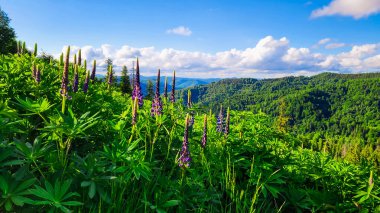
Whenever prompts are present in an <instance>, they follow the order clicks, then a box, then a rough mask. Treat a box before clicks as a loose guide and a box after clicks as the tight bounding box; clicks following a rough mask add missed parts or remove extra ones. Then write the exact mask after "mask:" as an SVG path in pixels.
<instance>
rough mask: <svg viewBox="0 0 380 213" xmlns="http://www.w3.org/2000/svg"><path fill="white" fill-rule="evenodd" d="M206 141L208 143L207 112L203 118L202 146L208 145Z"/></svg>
mask: <svg viewBox="0 0 380 213" xmlns="http://www.w3.org/2000/svg"><path fill="white" fill-rule="evenodd" d="M206 143H207V115H206V114H205V116H204V120H203V136H202V142H201V145H202V148H205V147H206Z"/></svg>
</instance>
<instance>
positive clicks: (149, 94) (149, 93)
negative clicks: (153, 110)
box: [145, 80, 154, 100]
mask: <svg viewBox="0 0 380 213" xmlns="http://www.w3.org/2000/svg"><path fill="white" fill-rule="evenodd" d="M153 96H154V92H153V83H152V81H151V80H149V81H148V85H147V95H146V96H145V98H146V99H148V100H152V99H153Z"/></svg>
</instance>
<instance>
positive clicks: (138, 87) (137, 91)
mask: <svg viewBox="0 0 380 213" xmlns="http://www.w3.org/2000/svg"><path fill="white" fill-rule="evenodd" d="M134 83H135V86H134V87H133V92H132V99H133V100H134V99H135V98H137V99H138V100H139V106H142V105H143V104H144V102H143V97H142V92H141V85H140V67H139V59H138V58H137V61H136V75H135V78H134Z"/></svg>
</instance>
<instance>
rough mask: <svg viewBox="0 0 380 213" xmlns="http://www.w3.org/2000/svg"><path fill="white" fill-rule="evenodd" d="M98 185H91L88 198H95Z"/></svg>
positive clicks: (93, 183)
mask: <svg viewBox="0 0 380 213" xmlns="http://www.w3.org/2000/svg"><path fill="white" fill-rule="evenodd" d="M95 192H96V185H95V182H92V183H91V185H90V190H89V191H88V196H89V197H90V198H91V199H92V198H93V197H94V196H95Z"/></svg>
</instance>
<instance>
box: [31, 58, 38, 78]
mask: <svg viewBox="0 0 380 213" xmlns="http://www.w3.org/2000/svg"><path fill="white" fill-rule="evenodd" d="M36 72H37V68H36V64H35V63H34V62H33V67H32V77H33V78H36Z"/></svg>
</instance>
